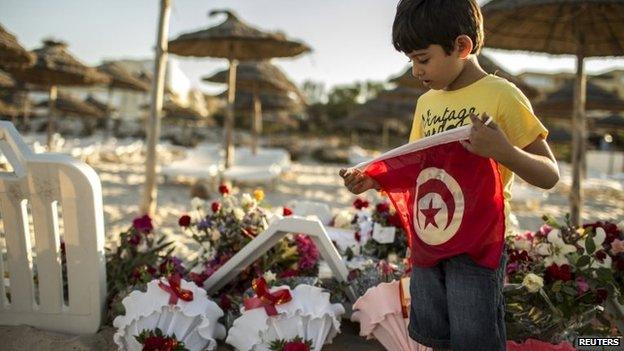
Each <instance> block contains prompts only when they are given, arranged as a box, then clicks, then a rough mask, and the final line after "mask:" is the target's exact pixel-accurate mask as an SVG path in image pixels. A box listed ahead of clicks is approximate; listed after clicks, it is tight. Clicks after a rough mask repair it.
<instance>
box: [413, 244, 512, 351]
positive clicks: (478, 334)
mask: <svg viewBox="0 0 624 351" xmlns="http://www.w3.org/2000/svg"><path fill="white" fill-rule="evenodd" d="M506 263H507V257H506V254H504V253H503V256H502V257H501V262H500V265H499V267H498V268H497V269H495V270H493V269H489V268H486V267H482V266H479V265H477V264H476V263H475V262H474V261H473V260H472V259H471V258H470V257H469V256H468V255H465V254H464V255H459V256H455V257H451V258H449V259H446V260H442V261H440V262H438V264H437V265H436V266H433V267H428V268H421V267H416V266H414V267H412V276H411V281H410V295H411V300H412V302H411V304H412V306H411V312H410V323H409V334H410V336H411V337H412V339H414V340H416V341H417V342H418V343H420V344H422V345H425V346H429V347H436V348H446V349H452V350H453V351H462V350H466V351H474V350H479V351H504V350H505V348H506V346H505V344H506V334H505V315H504V313H505V301H504V297H503V280H504V273H505V266H506Z"/></svg>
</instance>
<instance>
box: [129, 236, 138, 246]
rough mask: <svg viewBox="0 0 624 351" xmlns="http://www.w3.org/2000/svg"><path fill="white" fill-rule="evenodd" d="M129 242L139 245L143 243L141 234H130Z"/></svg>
mask: <svg viewBox="0 0 624 351" xmlns="http://www.w3.org/2000/svg"><path fill="white" fill-rule="evenodd" d="M128 242H129V243H130V245H132V246H137V245H139V244H140V243H141V235H140V234H132V235H130V237H129V238H128Z"/></svg>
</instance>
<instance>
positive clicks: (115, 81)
mask: <svg viewBox="0 0 624 351" xmlns="http://www.w3.org/2000/svg"><path fill="white" fill-rule="evenodd" d="M97 69H98V70H99V71H100V72H103V73H105V74H107V75H108V76H109V77H110V78H111V81H110V84H109V85H108V106H109V107H107V108H106V110H107V111H111V108H110V106H111V105H112V101H113V90H114V89H121V90H129V91H137V92H141V93H146V92H148V91H149V87H150V84H149V82H147V81H145V80H143V79H141V78H139V77H136V76H134V75H133V74H132V73H130V72H129V71H128V70H127V69H126V68H124V67H123V66H122V65H121V64H120V63H118V62H112V61H107V62H104V63H102V64H101V65H99V66H98V67H97ZM107 126H108V123H107ZM106 132H107V133H108V127H107V128H106Z"/></svg>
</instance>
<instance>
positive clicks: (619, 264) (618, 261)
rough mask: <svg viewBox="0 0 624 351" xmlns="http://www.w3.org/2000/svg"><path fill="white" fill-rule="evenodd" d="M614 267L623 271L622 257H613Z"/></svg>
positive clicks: (623, 262) (623, 261)
mask: <svg viewBox="0 0 624 351" xmlns="http://www.w3.org/2000/svg"><path fill="white" fill-rule="evenodd" d="M615 269H617V270H618V271H623V272H624V257H619V256H618V257H616V258H615Z"/></svg>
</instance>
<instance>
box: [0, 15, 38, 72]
mask: <svg viewBox="0 0 624 351" xmlns="http://www.w3.org/2000/svg"><path fill="white" fill-rule="evenodd" d="M34 63H35V55H33V54H32V53H31V52H29V51H28V50H26V49H24V48H23V47H22V46H21V45H20V44H19V43H18V42H17V39H16V38H15V36H14V35H13V34H11V33H9V32H7V31H6V29H4V27H2V26H1V25H0V68H3V67H4V68H9V67H28V66H31V65H32V64H34Z"/></svg>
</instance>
